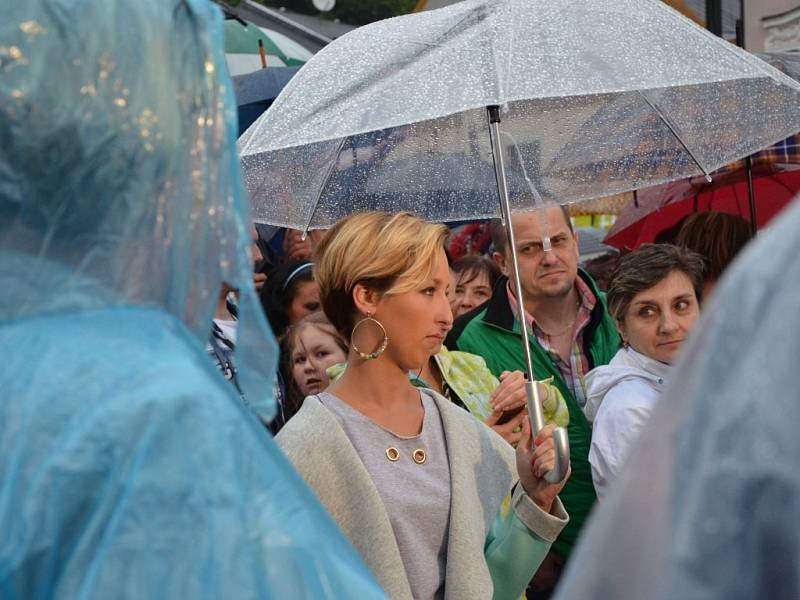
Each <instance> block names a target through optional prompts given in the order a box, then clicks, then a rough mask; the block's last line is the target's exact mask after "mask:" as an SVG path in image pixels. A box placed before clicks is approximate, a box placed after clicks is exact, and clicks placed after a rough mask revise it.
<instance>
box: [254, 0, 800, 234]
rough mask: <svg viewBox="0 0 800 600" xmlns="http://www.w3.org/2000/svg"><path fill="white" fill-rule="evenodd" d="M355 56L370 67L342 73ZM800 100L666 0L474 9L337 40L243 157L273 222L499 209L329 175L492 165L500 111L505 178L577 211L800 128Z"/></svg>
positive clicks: (266, 120)
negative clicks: (455, 159)
mask: <svg viewBox="0 0 800 600" xmlns="http://www.w3.org/2000/svg"><path fill="white" fill-rule="evenodd" d="M345 57H346V58H347V61H348V64H352V65H357V67H353V68H351V69H348V70H342V69H340V68H338V66H339V65H341V64H342V61H343V60H344V58H345ZM798 100H800V86H799V85H798V84H796V83H795V82H793V81H792V80H791V79H790V78H788V77H787V76H785V75H783V74H782V73H780V72H779V71H777V70H776V69H774V68H772V67H770V66H768V65H766V64H765V63H764V62H763V61H760V60H759V59H757V58H755V57H753V56H752V55H750V54H748V53H746V52H744V51H742V50H740V49H737V48H735V47H734V46H732V45H730V44H729V43H727V42H725V41H724V40H721V39H719V38H717V37H715V36H713V35H711V34H709V33H708V32H706V31H704V30H702V29H701V28H699V27H697V26H696V25H694V24H693V23H691V22H690V21H689V20H687V19H686V18H684V17H683V16H681V15H680V14H678V13H676V12H675V11H673V10H672V9H670V8H668V7H667V6H665V5H663V4H662V3H661V2H658V1H656V0H614V1H611V0H606V1H600V0H598V1H596V2H591V3H582V2H572V1H569V0H556V1H552V0H505V1H503V0H468V1H465V2H461V3H458V4H455V5H453V6H450V7H447V8H444V9H441V10H438V11H431V12H425V13H420V14H415V15H407V16H403V17H398V18H395V19H389V20H386V21H380V22H377V23H373V24H371V25H368V26H366V27H362V28H359V29H356V30H354V31H353V32H351V33H349V34H347V35H345V36H343V37H341V38H339V39H337V40H335V41H334V42H333V43H331V44H329V45H328V46H326V47H325V48H324V49H323V50H322V51H321V52H320V53H318V54H317V55H315V57H314V59H313V60H312V61H311V62H310V63H309V64H308V65H306V67H305V68H304V69H303V71H302V72H301V73H300V74H299V75H298V76H297V77H296V78H294V79H293V80H292V81H291V82H290V83H289V85H288V86H287V87H286V89H285V90H284V92H283V93H282V95H281V96H280V97H279V98H278V100H276V102H275V104H274V105H273V109H272V110H271V111H270V112H269V113H268V114H267V115H265V116H264V117H262V119H261V120H259V121H257V122H256V123H255V124H254V125H253V126H252V127H251V128H250V129H249V130H248V131H247V132H246V133H245V134H244V135H243V136H242V138H241V139H240V144H239V149H240V155H241V158H242V164H243V167H244V171H245V175H246V180H247V185H248V188H249V191H250V193H251V196H252V198H253V200H254V210H255V216H256V218H258V219H260V220H263V221H267V222H271V223H275V224H280V225H284V226H291V227H299V228H303V227H306V226H310V227H312V228H313V227H325V226H328V225H330V224H331V223H332V222H335V221H336V220H338V219H339V218H341V217H343V216H345V215H346V214H349V213H350V212H353V211H354V210H364V209H369V208H383V209H387V210H395V209H399V208H405V209H409V210H412V211H413V212H416V213H417V214H419V215H421V216H423V217H425V218H428V219H430V220H437V221H447V220H457V219H466V218H477V217H486V216H493V215H496V214H497V213H498V212H499V211H498V196H497V194H491V193H490V194H487V195H486V197H484V198H482V199H481V200H480V201H478V202H474V203H472V204H470V205H467V204H465V203H464V202H453V201H450V199H449V198H446V199H444V200H443V201H442V202H440V203H434V204H426V203H425V202H424V198H422V197H421V196H420V194H419V193H418V188H416V187H415V186H414V185H413V182H409V185H408V186H407V187H408V191H407V192H406V193H405V194H404V195H403V197H402V202H400V201H398V202H396V203H394V204H392V205H390V206H384V205H378V206H376V205H374V204H371V203H369V202H367V201H365V200H364V197H365V195H366V194H365V190H364V189H361V188H358V187H352V188H349V189H348V190H341V189H335V186H331V185H330V182H331V180H332V179H333V178H334V176H335V174H336V173H337V172H338V171H340V170H342V169H347V168H350V167H352V166H353V165H354V164H359V165H361V166H363V167H364V168H366V169H369V170H375V171H378V170H381V169H383V168H384V165H385V164H386V163H389V162H392V161H395V160H400V159H411V160H418V161H421V162H424V161H425V160H426V158H427V157H429V156H431V155H432V154H437V153H450V154H459V153H460V154H464V155H466V156H469V157H470V158H471V159H474V160H481V161H485V162H490V161H491V157H492V152H491V147H490V142H489V136H488V134H487V117H486V106H487V105H501V106H503V111H502V128H503V130H504V131H505V132H506V134H505V135H504V136H503V138H502V140H503V143H504V144H507V145H508V148H507V149H506V152H507V154H508V164H507V170H508V171H509V172H510V173H512V174H516V176H517V177H519V178H522V179H524V178H525V176H527V177H528V178H529V180H530V181H531V183H532V184H533V185H534V186H535V187H536V189H537V190H538V192H539V193H540V194H541V196H542V197H543V198H544V199H545V200H551V201H555V202H560V203H568V202H573V201H577V200H581V199H586V198H592V197H599V196H607V195H611V194H614V193H618V192H622V191H627V190H631V189H636V188H639V187H644V186H647V185H653V184H656V183H661V182H664V181H668V180H671V179H675V178H679V177H686V176H690V175H696V174H702V173H703V172H704V171H706V172H707V171H713V170H714V169H717V168H719V167H720V166H722V165H724V164H727V163H729V162H731V161H732V160H734V159H736V158H738V157H741V156H744V155H747V154H750V153H752V152H754V151H756V150H758V149H760V148H763V147H765V146H767V145H769V144H770V143H773V142H775V141H776V140H779V139H782V138H785V137H786V136H787V135H789V134H791V133H794V132H795V131H797V130H798V129H800V102H798ZM510 136H513V141H512V138H511V137H510ZM523 171H524V172H523ZM438 175H439V178H440V179H441V180H443V181H447V180H451V179H463V178H465V177H466V178H468V177H469V176H470V175H469V173H467V172H466V171H449V172H442V173H439V174H438ZM334 181H335V179H334ZM288 190H291V192H290V193H291V198H290V197H289V196H288V194H289V192H288ZM343 194H345V195H346V197H348V198H349V200H350V202H349V203H343V202H341V198H342V197H343V196H342V195H343ZM525 196H526V195H525V194H522V195H519V196H516V197H514V198H512V201H513V205H514V208H515V209H521V208H527V207H529V206H530V200H529V199H528V198H526V197H525ZM276 199H280V200H282V201H276ZM331 199H336V202H335V203H334V202H331V201H330V200H331Z"/></svg>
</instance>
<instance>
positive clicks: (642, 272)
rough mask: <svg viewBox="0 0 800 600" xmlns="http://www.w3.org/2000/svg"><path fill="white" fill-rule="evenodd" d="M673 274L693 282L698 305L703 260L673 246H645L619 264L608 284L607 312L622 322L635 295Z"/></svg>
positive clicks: (686, 250) (694, 254) (701, 286)
mask: <svg viewBox="0 0 800 600" xmlns="http://www.w3.org/2000/svg"><path fill="white" fill-rule="evenodd" d="M673 271H680V272H681V273H683V274H684V275H686V276H687V277H688V278H689V280H690V281H691V282H692V287H693V288H694V293H695V296H696V297H697V300H698V302H699V301H700V300H702V293H703V257H702V256H700V255H699V254H697V253H696V252H692V251H691V250H688V249H686V248H682V247H680V246H673V245H672V244H644V245H642V246H640V247H639V248H638V249H637V250H634V251H633V252H631V253H630V254H626V255H625V256H623V257H622V259H621V260H620V261H619V266H617V269H616V271H614V274H613V275H612V276H611V281H610V282H609V284H608V293H607V300H608V311H609V312H610V313H611V316H612V317H614V319H616V320H617V322H620V323H621V322H622V321H623V320H624V317H625V313H626V312H627V311H628V307H629V306H630V304H631V301H632V300H633V298H634V296H636V294H638V293H639V292H642V291H644V290H647V289H650V288H651V287H653V286H654V285H656V284H658V282H659V281H661V280H662V279H664V278H665V277H667V275H669V274H670V273H672V272H673Z"/></svg>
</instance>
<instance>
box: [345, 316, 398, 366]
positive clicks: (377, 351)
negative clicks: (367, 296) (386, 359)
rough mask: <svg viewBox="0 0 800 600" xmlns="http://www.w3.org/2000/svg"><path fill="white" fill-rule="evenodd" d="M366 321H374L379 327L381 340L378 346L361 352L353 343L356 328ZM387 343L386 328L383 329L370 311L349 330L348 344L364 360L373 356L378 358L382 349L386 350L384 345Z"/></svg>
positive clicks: (371, 358)
mask: <svg viewBox="0 0 800 600" xmlns="http://www.w3.org/2000/svg"><path fill="white" fill-rule="evenodd" d="M367 321H371V322H372V323H375V324H376V325H377V326H378V327H380V329H381V333H383V340H382V341H381V343H380V344H378V347H377V348H376V349H375V350H373V351H372V352H362V351H361V350H359V348H358V346H356V343H355V337H356V330H357V329H358V328H359V327H361V326H362V325H363V324H364V323H366V322H367ZM388 345H389V336H387V335H386V329H384V327H383V325H382V324H381V322H380V321H378V320H377V319H373V318H372V313H367V316H366V317H364V318H363V319H361V320H360V321H359V322H358V323H356V324H355V325H354V326H353V331H352V332H350V346H351V347H352V348H353V350H355V351H356V353H357V354H358V355H359V356H360V357H361V358H363V359H364V360H373V359H375V358H378V357H379V356H380V355H381V354H383V351H384V350H386V346H388Z"/></svg>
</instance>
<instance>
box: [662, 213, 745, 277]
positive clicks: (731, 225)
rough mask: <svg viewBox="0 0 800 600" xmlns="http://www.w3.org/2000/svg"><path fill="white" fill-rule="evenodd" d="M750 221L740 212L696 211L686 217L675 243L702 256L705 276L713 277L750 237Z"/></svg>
mask: <svg viewBox="0 0 800 600" xmlns="http://www.w3.org/2000/svg"><path fill="white" fill-rule="evenodd" d="M750 238H751V234H750V223H748V222H747V221H746V220H745V219H743V218H742V217H740V216H739V215H731V214H728V213H721V212H714V211H711V212H701V213H696V214H694V215H692V216H691V217H689V218H688V219H686V221H685V222H684V224H683V225H682V226H681V229H680V231H679V232H678V239H677V241H676V243H677V244H678V245H679V246H683V247H685V248H688V249H689V250H693V251H694V252H697V253H698V254H700V255H701V256H702V257H703V258H704V259H705V274H704V276H705V279H706V281H708V280H716V279H719V276H720V275H722V272H723V271H724V270H725V269H726V268H727V267H728V265H729V264H731V262H732V261H733V259H734V258H735V257H736V255H737V254H738V253H739V251H740V250H741V249H742V248H744V246H745V245H746V244H747V242H749V241H750Z"/></svg>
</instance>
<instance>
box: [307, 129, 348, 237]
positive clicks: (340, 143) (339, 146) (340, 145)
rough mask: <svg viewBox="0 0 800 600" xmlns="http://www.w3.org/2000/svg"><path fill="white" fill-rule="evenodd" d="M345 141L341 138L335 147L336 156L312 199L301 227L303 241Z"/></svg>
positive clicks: (344, 138)
mask: <svg viewBox="0 0 800 600" xmlns="http://www.w3.org/2000/svg"><path fill="white" fill-rule="evenodd" d="M346 139H347V138H346V137H343V138H341V139H340V140H339V145H338V146H337V147H336V155H335V156H334V157H333V160H332V161H331V162H330V164H329V165H328V170H327V172H326V173H325V177H324V178H323V179H322V185H320V186H319V191H318V192H317V193H316V197H315V198H314V204H312V205H311V211H310V212H309V213H308V218H307V219H306V224H305V225H304V226H303V239H305V237H306V235H308V228H309V227H311V221H312V220H313V219H314V215H315V214H316V212H317V207H318V206H319V199H320V198H321V197H322V192H323V191H325V186H326V185H328V181H330V178H331V175H333V170H334V169H335V168H336V163H338V162H339V156H340V155H341V153H342V148H344V142H345V140H346Z"/></svg>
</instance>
